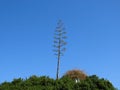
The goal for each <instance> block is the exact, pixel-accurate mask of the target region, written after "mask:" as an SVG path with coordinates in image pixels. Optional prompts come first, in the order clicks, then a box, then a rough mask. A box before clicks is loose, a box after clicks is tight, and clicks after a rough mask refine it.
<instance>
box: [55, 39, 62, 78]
mask: <svg viewBox="0 0 120 90" xmlns="http://www.w3.org/2000/svg"><path fill="white" fill-rule="evenodd" d="M60 41H61V40H60V39H59V47H58V61H57V75H56V79H57V80H58V79H59V68H60V48H61V47H60V43H61V42H60Z"/></svg>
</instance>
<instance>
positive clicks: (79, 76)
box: [64, 69, 87, 80]
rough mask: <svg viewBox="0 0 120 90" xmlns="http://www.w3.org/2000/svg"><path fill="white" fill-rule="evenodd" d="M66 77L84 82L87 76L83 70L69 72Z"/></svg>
mask: <svg viewBox="0 0 120 90" xmlns="http://www.w3.org/2000/svg"><path fill="white" fill-rule="evenodd" d="M64 76H68V77H70V78H71V79H73V80H75V79H80V80H84V79H85V78H86V76H87V75H86V74H85V73H84V72H83V71H81V70H77V69H74V70H70V71H67V72H66V74H65V75H64Z"/></svg>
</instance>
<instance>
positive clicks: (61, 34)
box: [54, 20, 66, 79]
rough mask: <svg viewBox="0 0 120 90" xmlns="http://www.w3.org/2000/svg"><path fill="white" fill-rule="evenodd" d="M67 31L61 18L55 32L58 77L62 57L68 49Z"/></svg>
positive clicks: (57, 75)
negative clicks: (66, 46)
mask: <svg viewBox="0 0 120 90" xmlns="http://www.w3.org/2000/svg"><path fill="white" fill-rule="evenodd" d="M65 39H66V32H65V28H64V26H63V23H62V21H61V20H59V21H58V23H57V27H56V30H55V33H54V52H55V55H56V57H57V73H56V79H58V78H59V68H60V59H61V56H63V53H64V51H65V50H66V48H65V45H66V41H65Z"/></svg>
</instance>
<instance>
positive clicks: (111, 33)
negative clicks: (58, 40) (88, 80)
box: [0, 0, 120, 88]
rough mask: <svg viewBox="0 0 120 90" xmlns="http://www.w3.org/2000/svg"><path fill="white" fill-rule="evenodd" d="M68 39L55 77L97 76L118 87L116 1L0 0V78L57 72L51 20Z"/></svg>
mask: <svg viewBox="0 0 120 90" xmlns="http://www.w3.org/2000/svg"><path fill="white" fill-rule="evenodd" d="M59 19H62V21H63V22H64V25H65V27H66V31H67V32H68V33H67V36H68V39H67V42H68V45H67V51H66V52H65V55H64V57H62V60H61V66H60V67H61V68H60V75H61V76H62V75H63V74H64V73H65V72H66V71H68V70H71V69H81V70H84V71H85V72H86V73H87V74H88V75H93V74H96V75H98V76H99V77H103V78H105V79H108V80H110V81H111V82H112V83H113V85H114V86H115V87H117V88H119V87H120V78H119V77H120V70H119V67H120V0H0V64H1V65H0V82H3V81H11V80H13V78H18V77H22V78H25V77H29V76H31V75H47V76H50V77H52V78H55V77H56V76H55V75H56V63H57V61H56V58H55V56H54V55H53V52H52V49H53V47H52V45H53V33H54V30H55V27H56V23H57V21H58V20H59Z"/></svg>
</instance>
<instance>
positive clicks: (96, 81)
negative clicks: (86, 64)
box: [0, 75, 116, 90]
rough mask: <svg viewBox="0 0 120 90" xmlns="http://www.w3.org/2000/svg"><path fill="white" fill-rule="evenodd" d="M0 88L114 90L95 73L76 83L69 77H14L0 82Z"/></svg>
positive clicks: (18, 89) (13, 89) (19, 89)
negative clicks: (11, 79)
mask: <svg viewBox="0 0 120 90" xmlns="http://www.w3.org/2000/svg"><path fill="white" fill-rule="evenodd" d="M0 90H116V89H115V88H114V86H113V85H112V84H111V83H110V82H109V81H108V80H105V79H103V78H102V79H100V78H99V77H97V76H96V75H92V76H88V77H86V79H85V80H80V82H78V83H76V82H75V81H74V80H72V79H71V78H69V77H62V78H61V79H59V80H54V79H52V78H49V77H46V76H41V77H38V76H35V75H33V76H31V77H29V78H28V79H21V78H18V79H14V80H13V81H12V82H3V83H1V84H0Z"/></svg>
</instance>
